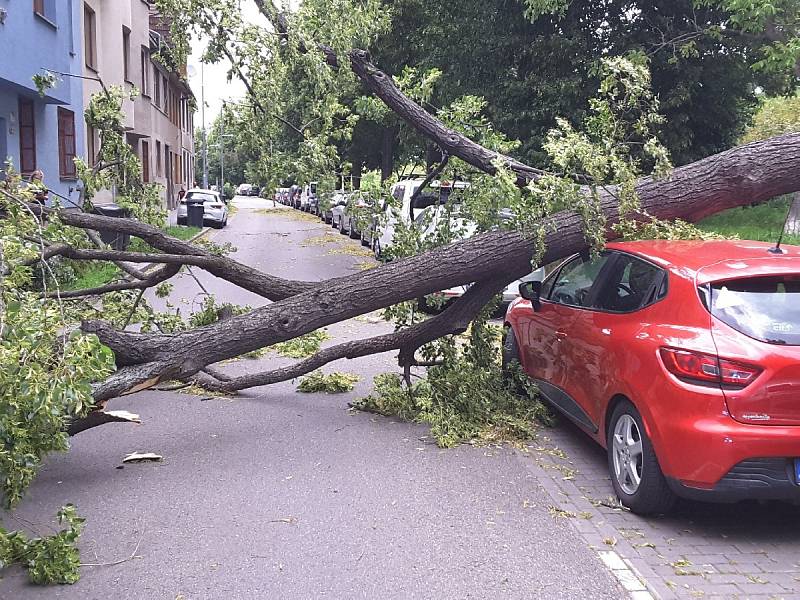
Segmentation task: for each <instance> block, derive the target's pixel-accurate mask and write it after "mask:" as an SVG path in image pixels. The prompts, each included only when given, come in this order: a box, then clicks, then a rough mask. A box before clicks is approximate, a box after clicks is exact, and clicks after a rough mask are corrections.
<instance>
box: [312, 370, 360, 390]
mask: <svg viewBox="0 0 800 600" xmlns="http://www.w3.org/2000/svg"><path fill="white" fill-rule="evenodd" d="M359 379H360V377H359V376H358V375H353V374H352V373H322V372H321V371H315V372H314V373H311V374H310V375H308V376H306V377H303V378H302V379H301V380H300V383H299V385H298V386H297V391H298V392H304V393H307V394H313V393H318V392H325V393H327V394H343V393H344V392H349V391H351V390H352V389H353V386H354V385H355V384H356V382H358V380H359Z"/></svg>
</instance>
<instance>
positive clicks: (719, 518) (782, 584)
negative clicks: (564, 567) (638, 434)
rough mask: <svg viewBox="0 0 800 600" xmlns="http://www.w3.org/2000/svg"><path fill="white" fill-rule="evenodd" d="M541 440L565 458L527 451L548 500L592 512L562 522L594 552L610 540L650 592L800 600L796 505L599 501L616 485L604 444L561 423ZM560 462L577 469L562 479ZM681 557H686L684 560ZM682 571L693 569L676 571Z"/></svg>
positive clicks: (799, 521)
mask: <svg viewBox="0 0 800 600" xmlns="http://www.w3.org/2000/svg"><path fill="white" fill-rule="evenodd" d="M544 438H549V440H545V439H544ZM539 442H540V444H539V445H540V446H541V447H543V448H548V447H549V448H551V449H553V448H558V451H560V452H564V453H565V454H566V455H567V456H568V457H569V460H563V459H560V458H557V457H555V456H552V455H548V454H547V453H546V451H540V452H538V453H537V452H536V451H532V452H531V454H530V459H531V460H530V464H531V466H532V469H533V470H534V471H535V474H536V477H537V479H539V480H540V481H541V484H542V486H543V487H544V489H545V490H546V491H547V492H548V494H549V495H550V496H551V499H552V500H553V505H554V506H559V507H560V508H564V509H567V510H570V511H572V512H575V513H576V514H579V513H581V512H583V511H586V512H588V513H589V514H591V515H592V518H591V519H580V518H576V519H568V520H567V521H568V522H569V523H571V525H572V526H573V528H574V529H575V530H576V531H577V532H578V533H579V534H580V535H582V536H583V538H584V540H585V541H586V543H587V545H588V546H590V547H592V548H594V549H595V550H597V551H607V550H609V549H610V548H611V546H609V545H608V544H606V543H604V541H608V540H610V539H612V538H613V539H615V540H616V542H617V543H616V544H615V545H614V546H613V550H615V551H616V552H617V553H618V554H619V556H621V557H622V558H623V559H624V560H625V561H626V562H627V563H628V564H629V565H630V566H631V568H632V569H633V571H634V572H635V573H637V574H638V576H639V577H640V579H644V583H645V584H646V585H647V587H648V590H649V591H650V592H652V593H653V596H654V597H657V598H662V599H664V600H667V599H672V598H692V597H694V595H693V593H694V594H696V595H697V597H703V598H712V597H713V598H769V597H775V598H787V599H788V598H797V599H798V600H800V507H792V506H789V505H785V504H781V503H770V504H767V505H762V504H758V503H744V504H737V505H713V504H705V503H692V502H682V503H681V504H680V505H679V507H678V508H677V510H676V511H675V513H674V514H671V515H669V516H665V517H652V518H643V517H639V516H637V515H634V514H632V513H630V512H628V511H623V510H618V509H617V510H615V509H614V508H610V507H608V506H604V505H603V504H600V505H597V503H598V502H603V503H605V502H606V501H608V500H609V498H610V497H611V499H612V501H613V488H612V487H611V482H610V480H609V478H608V475H607V471H606V469H607V467H606V461H605V454H604V451H603V450H602V449H601V448H599V447H596V446H594V445H593V444H592V443H590V442H588V441H587V438H586V436H585V435H584V434H583V433H582V432H580V431H578V430H577V429H576V428H574V427H572V426H571V425H570V424H568V423H565V424H562V425H559V426H558V427H556V428H554V429H551V430H548V432H547V434H546V435H544V436H542V438H540V440H539ZM534 457H535V460H534ZM537 463H538V466H537ZM564 468H569V469H572V470H574V471H575V473H574V475H573V476H572V478H568V479H564V473H563V472H562V471H563V469H564ZM650 544H652V545H653V546H654V547H650ZM683 560H688V561H689V562H690V563H691V564H687V565H685V566H681V565H682V562H680V561H683ZM671 563H674V564H675V566H673V565H672V564H671ZM681 570H682V571H683V572H686V573H690V574H689V575H678V574H676V571H677V572H681ZM695 573H697V574H695ZM758 581H765V582H766V583H756V582H758ZM675 586H677V587H675Z"/></svg>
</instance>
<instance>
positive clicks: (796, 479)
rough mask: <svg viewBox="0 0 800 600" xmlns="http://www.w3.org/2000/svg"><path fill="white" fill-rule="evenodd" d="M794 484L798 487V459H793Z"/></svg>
mask: <svg viewBox="0 0 800 600" xmlns="http://www.w3.org/2000/svg"><path fill="white" fill-rule="evenodd" d="M794 482H795V483H796V484H797V485H800V458H795V459H794Z"/></svg>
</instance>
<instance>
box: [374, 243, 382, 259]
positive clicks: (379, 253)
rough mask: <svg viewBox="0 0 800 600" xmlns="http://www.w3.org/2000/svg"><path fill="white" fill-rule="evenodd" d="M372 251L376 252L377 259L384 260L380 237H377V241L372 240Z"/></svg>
mask: <svg viewBox="0 0 800 600" xmlns="http://www.w3.org/2000/svg"><path fill="white" fill-rule="evenodd" d="M372 251H373V252H374V253H375V260H383V250H382V249H381V241H380V240H379V239H378V238H375V241H373V242H372Z"/></svg>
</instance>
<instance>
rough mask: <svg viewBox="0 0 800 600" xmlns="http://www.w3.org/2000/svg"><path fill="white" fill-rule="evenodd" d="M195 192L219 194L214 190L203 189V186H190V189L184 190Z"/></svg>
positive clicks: (189, 192) (190, 192)
mask: <svg viewBox="0 0 800 600" xmlns="http://www.w3.org/2000/svg"><path fill="white" fill-rule="evenodd" d="M196 192H200V193H203V194H216V195H217V196H219V192H215V191H214V190H204V189H203V188H192V189H190V190H186V193H187V194H193V193H196Z"/></svg>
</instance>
